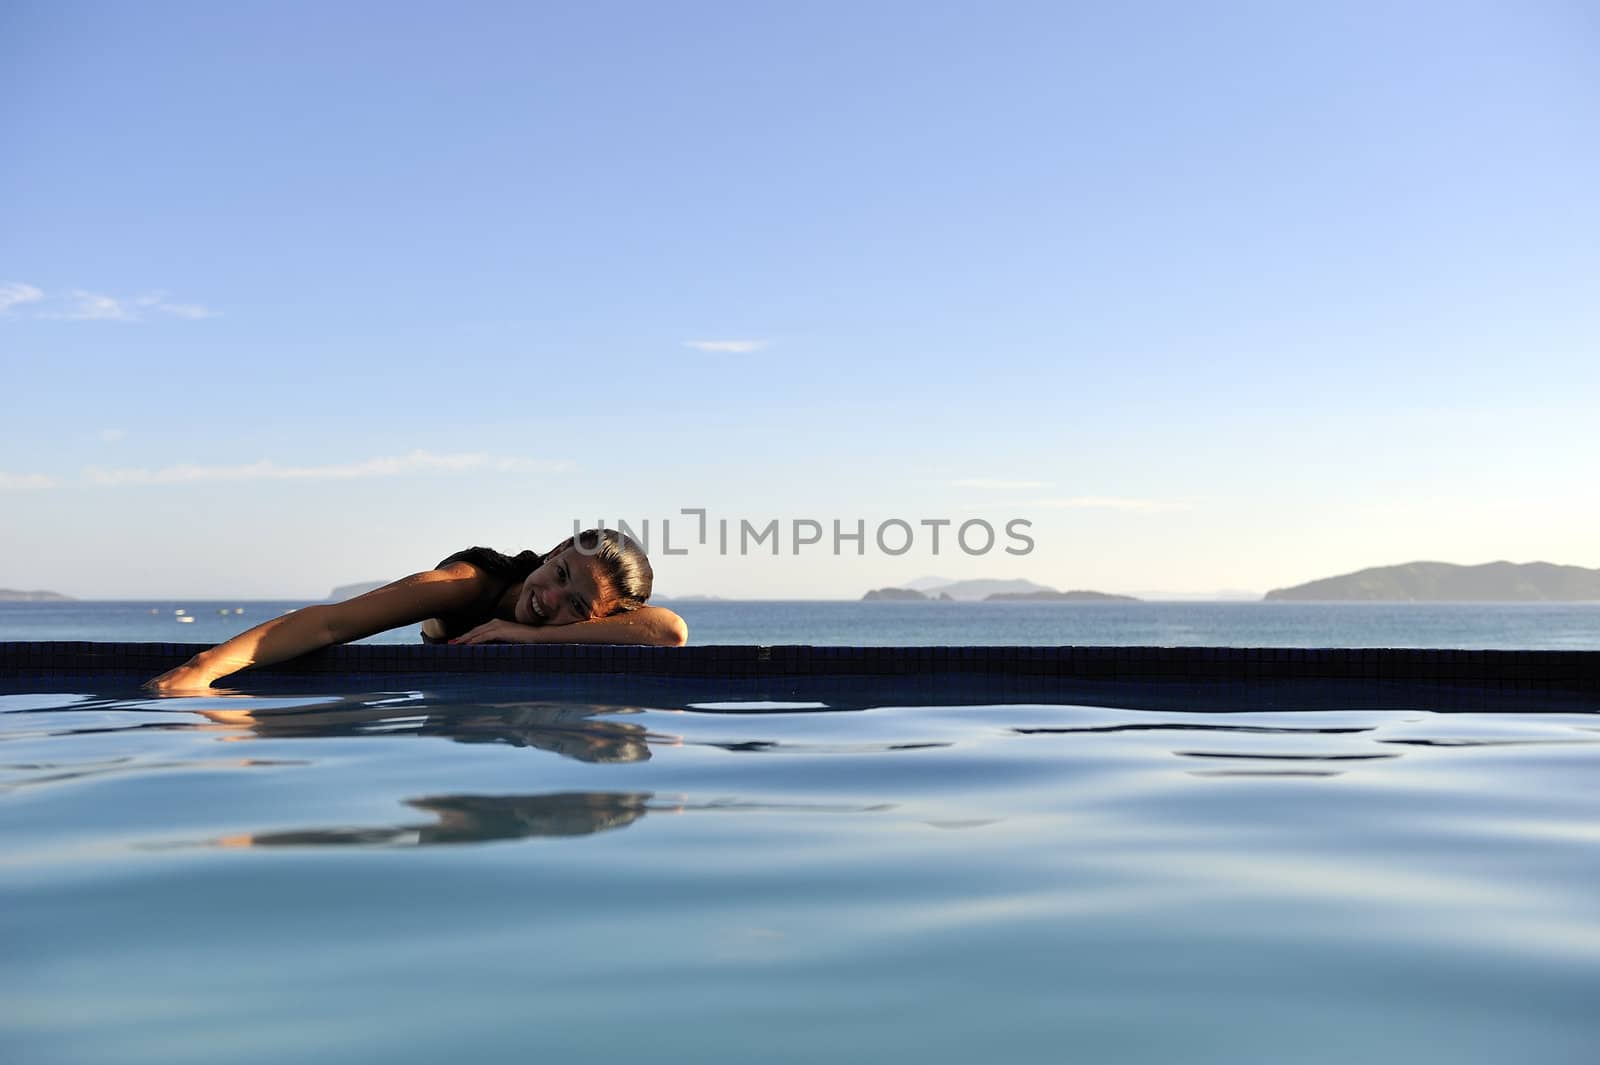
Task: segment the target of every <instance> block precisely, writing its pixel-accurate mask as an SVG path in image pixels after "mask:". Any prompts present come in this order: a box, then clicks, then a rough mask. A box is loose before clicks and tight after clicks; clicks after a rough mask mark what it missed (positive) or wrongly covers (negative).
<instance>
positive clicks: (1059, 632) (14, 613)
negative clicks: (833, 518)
mask: <svg viewBox="0 0 1600 1065" xmlns="http://www.w3.org/2000/svg"><path fill="white" fill-rule="evenodd" d="M307 605H310V604H309V603H308V601H305V600H282V601H277V600H274V601H270V602H268V601H250V600H159V601H157V600H151V601H140V602H130V601H112V602H83V601H70V602H41V603H0V640H94V641H101V642H117V643H122V642H134V643H142V642H150V643H217V642H220V641H222V640H226V639H228V638H229V637H231V636H234V635H237V634H238V633H240V632H243V631H244V630H246V629H249V628H251V627H253V626H255V625H259V624H261V623H262V622H264V621H269V620H271V619H272V618H275V617H277V616H279V615H281V614H284V613H286V612H288V611H290V610H295V609H298V608H300V607H304V606H307ZM665 605H668V606H670V607H671V608H672V609H673V610H675V611H677V612H678V613H679V614H680V615H681V616H682V617H683V618H684V620H685V621H686V622H687V623H688V625H689V640H690V642H691V643H694V644H766V645H775V644H815V645H827V646H893V647H907V646H972V645H1028V646H1061V645H1068V644H1071V645H1117V646H1152V647H1195V646H1213V647H1460V648H1474V649H1479V648H1510V649H1521V650H1533V649H1553V650H1595V649H1600V603H1293V602H1276V601H1274V602H1147V601H1141V602H1131V603H1130V602H1103V603H1093V602H1091V603H1027V602H1022V603H1015V602H1014V603H985V602H977V603H946V602H912V603H897V602H849V601H819V600H792V601H783V600H758V601H745V600H710V601H702V600H686V601H677V602H669V603H667V604H665ZM184 618H193V619H194V620H192V621H184V620H182V619H184ZM420 640H421V637H420V634H419V632H418V629H417V628H416V627H414V626H413V627H407V628H404V629H396V630H393V631H391V632H387V633H382V634H379V635H377V636H374V637H371V638H370V639H369V640H364V641H362V642H363V643H417V642H420Z"/></svg>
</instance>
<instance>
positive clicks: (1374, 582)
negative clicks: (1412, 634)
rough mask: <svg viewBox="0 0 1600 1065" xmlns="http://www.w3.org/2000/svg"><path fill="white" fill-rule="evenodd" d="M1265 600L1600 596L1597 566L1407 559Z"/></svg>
mask: <svg viewBox="0 0 1600 1065" xmlns="http://www.w3.org/2000/svg"><path fill="white" fill-rule="evenodd" d="M1266 598H1267V600H1274V601H1275V600H1291V601H1296V602H1315V601H1323V602H1401V603H1429V602H1431V603H1537V602H1562V603H1575V602H1584V601H1593V600H1600V569H1584V568H1583V567H1582V566H1557V565H1554V564H1552V563H1549V562H1528V563H1523V564H1518V563H1515V562H1486V563H1484V564H1483V565H1481V566H1458V565H1455V564H1453V563H1450V562H1408V563H1406V564H1405V565H1402V566H1376V567H1374V568H1372V569H1364V570H1358V571H1357V572H1355V573H1346V574H1344V575H1342V576H1339V577H1326V578H1323V579H1322V580H1316V581H1310V582H1308V583H1306V584H1297V585H1295V586H1294V587H1292V588H1274V589H1273V590H1272V591H1270V592H1268V593H1267V594H1266Z"/></svg>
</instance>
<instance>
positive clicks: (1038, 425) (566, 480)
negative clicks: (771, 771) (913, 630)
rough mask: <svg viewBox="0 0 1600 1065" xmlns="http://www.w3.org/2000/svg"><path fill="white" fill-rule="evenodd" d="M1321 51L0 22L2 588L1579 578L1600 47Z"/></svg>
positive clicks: (161, 590)
mask: <svg viewBox="0 0 1600 1065" xmlns="http://www.w3.org/2000/svg"><path fill="white" fill-rule="evenodd" d="M1321 7H1324V8H1327V9H1314V8H1313V6H1312V5H1286V4H1271V3H1259V4H1219V5H1191V4H1180V3H1154V4H1132V5H1087V4H1084V5H1069V4H1055V3H1039V4H1021V3H995V4H985V5H978V4H930V3H916V4H909V3H872V4H855V3H849V4H846V3H838V4H806V5H787V6H785V7H781V8H780V7H779V6H778V5H750V4H733V3H729V4H678V3H671V4H645V3H638V4H583V5H553V4H548V5H547V4H503V5H502V4H468V5H460V6H457V7H454V8H443V7H439V6H438V5H406V4H341V5H294V4H243V3H241V4H227V5H217V4H165V3H157V4H150V5H128V4H109V3H108V4H93V5H89V4H74V3H48V4H45V3H15V4H7V5H5V6H4V8H3V9H0V91H3V92H4V94H5V98H6V99H7V100H8V101H9V104H10V106H8V107H6V108H4V109H3V111H0V140H3V142H4V144H5V145H7V147H6V149H5V156H6V163H5V165H4V166H3V167H0V204H3V205H4V206H3V210H4V215H5V221H4V224H3V226H0V306H3V310H0V363H3V367H4V379H5V387H4V389H3V398H0V404H3V406H0V415H3V423H4V428H3V430H0V508H3V509H4V510H5V512H6V515H7V517H6V520H5V522H4V523H3V527H0V559H3V561H0V586H6V587H26V588H36V587H38V588H53V589H55V590H58V591H61V592H65V593H67V594H72V595H76V596H80V597H84V598H136V597H143V596H219V597H246V596H263V597H271V596H284V597H294V596H302V595H304V596H320V595H322V594H324V593H325V592H326V591H327V589H328V588H329V587H331V586H332V585H334V584H338V583H344V582H348V581H355V580H363V579H369V578H371V579H378V578H385V577H393V576H399V575H401V574H404V573H408V572H412V571H415V570H417V569H422V568H426V567H428V566H429V565H431V564H433V563H434V562H435V561H437V560H438V559H439V558H441V557H443V556H444V555H446V554H449V553H450V552H452V551H454V550H457V549H458V548H460V547H464V546H467V545H469V544H475V543H483V544H489V545H492V546H498V547H501V548H503V549H506V550H514V549H517V548H520V547H524V546H532V547H544V546H548V545H549V544H551V543H553V542H554V541H556V540H558V539H560V538H561V537H562V536H564V535H566V534H567V533H568V532H569V531H570V529H571V525H572V522H573V520H574V519H575V518H577V519H582V520H584V521H585V522H586V523H593V522H595V521H598V520H600V519H602V518H605V519H610V520H612V521H615V520H616V519H619V518H621V519H626V520H628V521H630V523H632V524H634V525H636V526H637V525H639V524H640V523H642V522H643V521H644V520H646V519H649V520H650V521H651V523H652V526H653V527H655V529H656V530H657V532H656V533H655V535H656V536H657V537H659V527H660V522H661V520H662V519H664V518H671V517H673V516H675V515H678V514H679V510H680V508H683V507H704V508H707V510H708V511H709V514H710V516H711V517H712V518H713V519H716V518H719V517H725V518H729V519H731V520H732V521H733V522H734V523H735V525H737V522H738V520H739V519H741V518H745V519H749V520H752V521H754V522H756V523H758V524H764V523H765V522H766V521H768V520H771V519H778V520H780V521H782V522H785V523H787V522H788V521H790V520H792V519H794V518H797V517H809V518H814V519H817V520H820V521H822V522H824V524H825V525H826V524H827V523H830V522H831V521H833V520H835V519H837V520H840V521H842V522H844V524H845V527H846V528H853V527H854V523H855V522H856V521H857V520H863V521H866V522H867V527H868V530H869V536H870V532H871V530H872V529H873V528H875V527H876V525H877V523H879V522H881V521H883V520H885V519H888V518H895V517H898V518H902V519H904V520H907V521H908V522H911V523H912V524H913V525H915V524H916V523H917V522H919V521H921V520H923V519H940V518H948V519H951V520H952V521H954V522H956V523H960V522H962V521H967V520H972V519H979V518H981V519H983V520H988V521H990V522H991V523H993V524H994V525H996V526H1001V525H1003V524H1004V522H1005V521H1007V520H1009V519H1011V518H1015V517H1021V518H1025V519H1027V520H1029V521H1031V522H1032V523H1033V524H1032V527H1031V530H1030V533H1031V535H1032V536H1033V538H1034V541H1035V548H1034V550H1033V552H1032V553H1031V554H1029V555H1027V556H1024V557H1013V556H1010V555H1006V554H1004V553H1003V552H1001V551H998V550H996V551H994V552H991V553H989V554H984V555H978V556H967V555H965V554H962V553H961V552H959V551H951V550H950V549H949V546H948V543H945V544H944V545H942V547H943V548H944V549H943V551H942V553H941V554H940V555H938V556H934V555H933V554H931V553H930V551H929V550H928V546H929V545H928V542H927V539H926V537H923V538H920V539H919V540H918V541H917V543H916V545H915V546H914V547H913V550H912V551H910V552H909V553H907V554H905V555H902V556H898V557H889V556H886V555H883V554H881V553H879V552H877V550H876V549H875V548H873V547H870V546H869V549H868V551H867V554H866V555H865V556H864V557H857V556H855V555H848V554H847V555H845V556H843V557H837V556H834V555H833V554H832V553H831V551H829V550H826V549H818V550H811V551H802V553H801V554H800V555H794V554H792V553H790V545H789V543H788V542H787V539H786V540H785V542H784V543H783V544H782V550H783V554H782V555H780V557H778V558H773V557H771V556H770V555H769V554H751V555H747V556H742V557H741V556H739V555H738V554H731V555H728V556H722V555H719V554H718V553H716V552H715V551H711V550H704V549H701V550H692V551H691V552H690V553H689V554H688V555H685V556H675V557H671V558H667V557H663V556H661V555H660V553H659V551H657V560H656V561H657V574H658V587H659V588H660V589H661V590H662V591H663V592H664V593H669V594H670V593H673V592H677V593H694V592H700V593H710V594H719V595H724V596H749V597H755V596H794V597H833V596H841V597H855V596H858V595H860V594H861V592H862V591H864V590H865V589H866V588H868V587H874V586H879V585H884V584H892V583H895V582H896V581H904V580H909V579H912V578H915V577H919V576H924V575H927V574H940V575H945V576H949V577H951V578H962V577H977V576H992V577H1017V576H1024V577H1030V578H1032V579H1034V580H1038V581H1041V582H1043V583H1047V584H1052V585H1055V586H1058V587H1084V588H1099V589H1103V590H1107V591H1123V592H1135V593H1137V592H1149V591H1168V592H1189V593H1197V592H1207V591H1212V590H1216V589H1223V588H1235V589H1250V590H1255V591H1263V590H1265V589H1267V588H1270V587H1274V586H1279V585H1284V584H1291V583H1297V582H1299V581H1303V580H1309V579H1313V578H1316V577H1320V576H1326V575H1328V574H1331V573H1336V572H1343V571H1347V570H1351V569H1356V568H1360V567H1363V566H1369V565H1381V564H1387V563H1394V562H1403V561H1409V560H1412V559H1417V558H1432V559H1442V560H1446V561H1455V562H1463V563H1472V562H1483V561H1489V560H1492V559H1497V558H1509V559H1511V560H1514V561H1530V560H1533V559H1546V560H1549V561H1556V562H1565V563H1575V564H1581V565H1588V566H1600V537H1597V536H1596V535H1595V532H1596V529H1597V527H1600V503H1596V502H1595V493H1594V492H1593V490H1592V489H1591V488H1590V487H1589V484H1590V482H1591V481H1592V480H1593V469H1594V465H1595V459H1596V456H1597V455H1600V427H1597V426H1600V422H1597V420H1596V418H1595V416H1594V412H1595V411H1596V410H1600V374H1597V372H1596V369H1595V367H1596V364H1597V363H1596V355H1597V352H1600V291H1597V289H1600V201H1597V198H1596V197H1595V195H1594V191H1593V190H1594V189H1596V188H1600V137H1597V136H1596V135H1595V133H1596V130H1595V116H1596V114H1600V19H1597V17H1596V15H1595V13H1594V8H1593V7H1592V6H1591V5H1584V4H1579V3H1570V4H1564V3H1542V4H1541V3H1498V4H1481V3H1470V2H1469V3H1437V4H1430V3H1413V4H1403V5H1390V4H1377V3H1372V4H1351V5H1322V6H1321ZM678 520H679V522H682V523H684V525H683V527H684V528H686V527H687V523H688V521H689V519H685V518H681V517H680V518H679V519H678ZM675 524H677V523H675ZM679 531H680V530H679V529H675V530H674V540H675V542H676V541H678V539H679ZM827 546H828V545H826V544H825V545H824V548H826V547H827Z"/></svg>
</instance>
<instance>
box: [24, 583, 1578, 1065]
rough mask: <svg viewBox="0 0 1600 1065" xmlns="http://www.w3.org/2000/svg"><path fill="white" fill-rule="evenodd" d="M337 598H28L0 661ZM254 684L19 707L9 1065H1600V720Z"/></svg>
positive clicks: (1113, 630) (1411, 639)
mask: <svg viewBox="0 0 1600 1065" xmlns="http://www.w3.org/2000/svg"><path fill="white" fill-rule="evenodd" d="M304 605H305V604H304V603H297V602H281V603H279V602H273V603H262V602H237V603H235V602H200V601H189V602H149V603H89V602H74V603H60V604H45V603H38V604H4V605H0V640H99V641H119V642H121V641H136V642H147V641H148V642H186V643H204V642H211V641H216V640H220V639H225V638H226V637H228V636H230V635H232V634H234V633H236V632H238V631H240V630H242V629H244V628H247V627H249V626H252V625H255V624H258V623H260V622H261V621H264V620H267V619H269V618H271V617H275V616H278V615H280V614H281V613H282V612H283V611H285V610H289V609H293V608H295V607H299V606H304ZM674 606H680V604H674ZM179 610H182V611H186V613H184V614H178V613H176V612H177V611H179ZM223 611H227V612H226V613H223ZM681 613H683V615H684V616H685V618H686V619H687V620H688V622H689V626H690V630H691V642H695V643H758V644H782V643H827V644H896V645H910V644H983V643H988V644H998V643H1022V644H1113V643H1115V644H1157V645H1159V644H1173V645H1179V644H1182V645H1194V644H1235V645H1238V644H1270V645H1278V646H1310V645H1317V646H1384V645H1387V646H1409V647H1519V648H1533V647H1557V648H1567V649H1573V648H1588V649H1596V648H1600V606H1597V605H1593V604H1578V605H1494V606H1470V605H1449V606H1439V605H1356V604H1338V605H1332V604H1329V605H1319V604H1281V603H1134V604H1122V603H1119V604H1031V603H1030V604H929V603H912V604H902V603H818V602H772V603H747V602H685V603H682V604H681ZM185 616H189V617H194V618H195V620H194V621H192V622H182V621H178V620H176V619H177V618H180V617H185ZM378 639H381V640H385V641H412V640H415V639H416V634H415V633H413V632H397V633H393V634H388V635H386V636H384V637H379V638H378ZM248 678H249V674H248V673H246V674H243V675H241V676H240V677H239V678H238V684H237V689H236V690H221V691H217V692H215V693H212V694H206V695H190V696H182V697H154V696H151V695H150V694H149V693H146V692H143V691H142V690H141V689H140V688H139V681H140V679H141V678H139V677H137V676H126V675H120V674H103V675H83V676H76V677H73V676H67V677H56V678H50V679H48V680H46V679H40V678H33V679H30V678H29V677H27V676H23V675H13V676H9V677H7V676H4V675H0V1061H3V1062H7V1063H11V1062H16V1063H18V1065H82V1063H91V1062H92V1063H101V1062H115V1063H118V1065H190V1063H193V1065H213V1063H215V1062H228V1063H230V1065H281V1063H282V1062H286V1061H312V1062H341V1063H342V1062H350V1063H366V1062H371V1063H381V1065H413V1063H415V1065H437V1063H438V1062H441V1061H444V1062H472V1063H474V1065H502V1063H504V1065H522V1063H525V1062H530V1061H532V1062H543V1061H548V1062H559V1063H561V1065H600V1063H608V1065H611V1063H617V1062H628V1063H657V1062H660V1063H684V1065H750V1063H752V1062H759V1063H769V1062H770V1063H778V1065H816V1063H828V1065H857V1063H860V1065H878V1063H882V1062H887V1061H899V1060H909V1061H914V1062H917V1063H918V1065H971V1063H973V1062H985V1063H998V1065H1072V1063H1083V1065H1180V1063H1181V1065H1286V1063H1287V1065H1350V1063H1352V1062H1360V1063H1362V1065H1506V1063H1508V1062H1515V1063H1517V1065H1594V1063H1595V1062H1597V1061H1600V1014H1597V1012H1596V1010H1595V1005H1594V1003H1595V993H1596V989H1597V988H1600V891H1596V885H1597V884H1600V788H1597V787H1596V786H1595V781H1596V780H1597V779H1600V700H1597V701H1596V705H1594V706H1593V707H1585V706H1584V705H1583V704H1582V702H1581V701H1577V702H1574V701H1573V700H1570V699H1569V700H1567V701H1565V702H1563V703H1562V704H1561V705H1559V706H1553V705H1544V704H1541V702H1540V701H1539V699H1538V698H1536V697H1532V696H1530V698H1529V699H1528V701H1527V702H1526V703H1525V704H1520V705H1515V706H1513V707H1512V708H1511V709H1508V710H1503V711H1496V712H1493V713H1489V712H1461V711H1458V710H1450V709H1448V708H1445V707H1440V706H1435V705H1431V704H1430V702H1429V698H1430V696H1429V694H1428V693H1427V692H1426V691H1420V692H1419V693H1418V694H1417V695H1415V696H1414V697H1407V698H1405V699H1401V700H1394V699H1391V700H1390V701H1388V702H1385V703H1384V704H1382V705H1362V704H1358V703H1352V704H1351V705H1348V706H1346V705H1337V706H1334V707H1333V708H1323V709H1317V710H1295V709H1272V710H1263V709H1260V708H1259V707H1251V706H1240V707H1232V708H1224V709H1223V710H1220V711H1219V710H1215V709H1211V710H1195V709H1186V708H1184V707H1183V706H1177V707H1176V708H1174V706H1172V705H1171V704H1170V703H1169V704H1165V705H1163V706H1162V707H1160V708H1152V707H1148V706H1143V705H1140V704H1139V703H1138V702H1137V700H1136V699H1135V700H1131V701H1130V702H1129V703H1128V704H1127V705H1090V704H1081V703H1062V702H1056V703H1049V702H1046V703H1034V702H1015V701H1004V700H1000V699H994V700H988V701H985V700H983V699H976V700H974V701H973V703H972V704H971V705H959V706H952V705H918V704H916V703H911V702H908V703H880V704H869V705H863V704H862V702H861V701H852V702H851V703H850V705H848V706H840V705H829V704H828V703H826V702H824V701H816V702H805V701H800V700H797V701H795V702H792V703H778V702H766V701H753V702H728V701H725V698H718V697H708V698H706V699H700V698H697V697H695V696H694V695H693V694H692V693H691V694H683V693H682V692H680V693H679V694H677V695H674V696H670V697H669V696H667V695H665V694H661V693H662V692H663V689H661V688H659V687H650V686H648V685H639V686H638V687H636V688H630V687H629V685H628V683H627V681H626V678H622V679H621V680H620V681H619V682H618V683H617V684H616V685H614V686H612V687H611V688H608V691H612V692H614V693H615V695H614V697H611V698H610V699H609V701H607V702H604V703H596V702H578V701H573V700H572V699H571V698H570V697H563V696H561V695H560V694H559V692H560V691H561V690H563V689H560V688H559V687H548V688H547V687H544V686H542V685H543V684H544V683H545V681H546V678H540V677H537V676H535V677H519V676H515V675H476V676H475V675H465V674H458V675H451V674H439V675H436V676H435V675H429V676H426V677H418V676H410V677H389V676H384V675H380V674H359V675H348V676H334V675H318V676H312V677H304V678H278V680H277V682H276V683H274V684H273V685H272V686H271V688H270V694H260V693H257V694H252V693H251V691H252V689H251V686H250V682H249V679H248ZM653 693H654V694H653Z"/></svg>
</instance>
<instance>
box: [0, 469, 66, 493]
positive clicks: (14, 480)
mask: <svg viewBox="0 0 1600 1065" xmlns="http://www.w3.org/2000/svg"><path fill="white" fill-rule="evenodd" d="M55 483H56V482H55V478H53V477H46V476H45V475H44V474H42V473H6V472H5V471H4V470H0V490H5V489H11V488H16V489H26V488H49V487H50V486H51V485H53V484H55Z"/></svg>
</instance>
